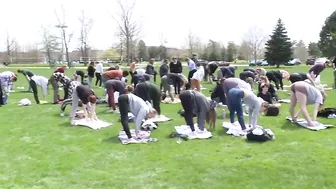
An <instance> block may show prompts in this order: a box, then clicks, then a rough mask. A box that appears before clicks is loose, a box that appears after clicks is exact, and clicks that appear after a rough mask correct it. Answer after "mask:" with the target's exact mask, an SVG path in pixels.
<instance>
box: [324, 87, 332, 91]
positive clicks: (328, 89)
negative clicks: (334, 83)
mask: <svg viewBox="0 0 336 189" xmlns="http://www.w3.org/2000/svg"><path fill="white" fill-rule="evenodd" d="M324 90H325V91H331V90H333V88H331V87H326V88H324Z"/></svg>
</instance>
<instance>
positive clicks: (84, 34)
mask: <svg viewBox="0 0 336 189" xmlns="http://www.w3.org/2000/svg"><path fill="white" fill-rule="evenodd" d="M79 22H80V24H81V31H80V37H79V40H80V51H81V55H82V57H89V56H90V55H89V50H90V48H89V44H88V41H89V33H90V31H91V29H92V26H93V19H91V18H89V17H87V16H86V15H85V12H84V10H82V12H81V17H80V18H79Z"/></svg>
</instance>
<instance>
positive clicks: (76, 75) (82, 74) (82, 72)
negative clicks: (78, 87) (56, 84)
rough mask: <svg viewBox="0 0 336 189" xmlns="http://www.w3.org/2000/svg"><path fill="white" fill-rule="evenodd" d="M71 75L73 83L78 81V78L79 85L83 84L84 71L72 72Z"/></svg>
mask: <svg viewBox="0 0 336 189" xmlns="http://www.w3.org/2000/svg"><path fill="white" fill-rule="evenodd" d="M73 75H74V80H75V81H78V76H80V82H81V84H83V83H84V76H85V73H84V71H82V70H77V71H75V72H74V74H73Z"/></svg>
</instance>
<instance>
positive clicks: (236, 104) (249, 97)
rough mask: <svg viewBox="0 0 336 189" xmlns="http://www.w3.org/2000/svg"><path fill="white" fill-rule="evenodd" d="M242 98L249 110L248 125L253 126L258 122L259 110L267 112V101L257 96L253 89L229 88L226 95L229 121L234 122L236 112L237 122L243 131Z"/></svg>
mask: <svg viewBox="0 0 336 189" xmlns="http://www.w3.org/2000/svg"><path fill="white" fill-rule="evenodd" d="M242 100H244V102H245V104H246V106H247V107H248V111H249V126H250V127H252V128H254V127H256V125H257V122H258V116H259V112H267V109H268V103H267V102H264V101H263V100H262V99H261V98H258V97H257V96H256V95H255V94H254V93H253V91H251V90H246V89H244V88H239V87H235V88H232V89H230V91H229V93H228V95H227V102H228V108H229V111H230V122H231V124H233V123H234V116H235V113H237V117H238V122H239V124H240V126H241V128H242V130H243V131H247V128H246V125H245V121H244V117H243V116H244V115H243V106H242Z"/></svg>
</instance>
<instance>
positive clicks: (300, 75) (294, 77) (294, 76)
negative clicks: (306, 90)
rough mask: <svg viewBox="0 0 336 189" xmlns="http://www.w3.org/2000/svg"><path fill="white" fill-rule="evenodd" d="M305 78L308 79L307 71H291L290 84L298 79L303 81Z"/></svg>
mask: <svg viewBox="0 0 336 189" xmlns="http://www.w3.org/2000/svg"><path fill="white" fill-rule="evenodd" d="M306 79H308V74H307V73H302V72H299V73H292V74H290V76H289V81H290V82H291V83H292V84H293V83H295V82H298V81H304V80H306Z"/></svg>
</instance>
